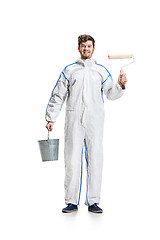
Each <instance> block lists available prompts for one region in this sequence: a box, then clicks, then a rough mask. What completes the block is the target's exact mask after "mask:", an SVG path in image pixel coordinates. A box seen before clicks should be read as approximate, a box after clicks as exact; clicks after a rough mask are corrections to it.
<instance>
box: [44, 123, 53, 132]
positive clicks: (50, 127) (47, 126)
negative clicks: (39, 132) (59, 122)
mask: <svg viewBox="0 0 160 240" xmlns="http://www.w3.org/2000/svg"><path fill="white" fill-rule="evenodd" d="M53 124H54V122H48V123H47V125H46V128H47V129H48V131H52V129H53Z"/></svg>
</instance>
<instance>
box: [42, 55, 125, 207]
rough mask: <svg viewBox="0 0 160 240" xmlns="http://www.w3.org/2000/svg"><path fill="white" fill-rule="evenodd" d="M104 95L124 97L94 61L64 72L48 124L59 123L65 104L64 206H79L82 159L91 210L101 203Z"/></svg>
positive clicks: (51, 103)
mask: <svg viewBox="0 0 160 240" xmlns="http://www.w3.org/2000/svg"><path fill="white" fill-rule="evenodd" d="M103 92H104V94H105V95H106V97H107V98H108V99H110V100H115V99H117V98H120V97H121V96H122V95H123V92H124V91H123V90H122V88H121V87H120V85H119V84H118V83H116V84H114V83H113V80H112V77H111V74H110V73H109V71H108V70H107V69H106V68H105V67H104V66H102V65H100V64H97V63H96V61H95V60H93V59H92V58H91V59H86V60H82V59H78V60H77V61H76V62H75V63H73V64H70V65H68V66H67V67H65V68H64V70H63V71H62V73H61V75H60V77H59V79H58V81H57V83H56V86H55V87H54V89H53V91H52V95H51V98H50V101H49V103H48V106H47V110H46V120H47V121H53V122H55V121H56V118H57V116H58V114H59V113H60V111H61V108H62V105H63V103H64V101H65V99H66V98H67V100H66V119H65V149H64V157H65V203H66V204H69V203H72V204H75V205H77V204H79V201H80V193H81V184H82V156H83V148H85V158H86V163H87V192H86V204H87V205H88V206H90V205H92V204H94V203H97V204H99V201H100V190H101V179H102V165H103V145H102V139H103V125H104V104H103Z"/></svg>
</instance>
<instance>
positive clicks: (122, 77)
mask: <svg viewBox="0 0 160 240" xmlns="http://www.w3.org/2000/svg"><path fill="white" fill-rule="evenodd" d="M126 82H127V78H126V74H125V73H120V74H119V77H118V83H119V85H120V86H122V85H125V84H126Z"/></svg>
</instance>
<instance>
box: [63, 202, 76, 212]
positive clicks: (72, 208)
mask: <svg viewBox="0 0 160 240" xmlns="http://www.w3.org/2000/svg"><path fill="white" fill-rule="evenodd" d="M77 210H78V207H77V205H74V204H72V203H69V204H68V205H67V207H65V208H63V209H62V212H63V213H71V212H75V211H77Z"/></svg>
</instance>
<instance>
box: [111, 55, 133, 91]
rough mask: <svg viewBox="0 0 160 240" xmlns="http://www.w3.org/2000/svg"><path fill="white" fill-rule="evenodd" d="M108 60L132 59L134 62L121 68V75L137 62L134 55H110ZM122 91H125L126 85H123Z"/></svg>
mask: <svg viewBox="0 0 160 240" xmlns="http://www.w3.org/2000/svg"><path fill="white" fill-rule="evenodd" d="M108 58H109V59H127V58H132V62H130V63H128V64H126V65H124V66H122V67H121V70H120V73H124V70H123V68H124V67H126V66H128V65H129V64H132V63H133V62H134V61H135V59H134V56H133V54H118V55H108ZM122 89H125V85H122Z"/></svg>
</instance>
